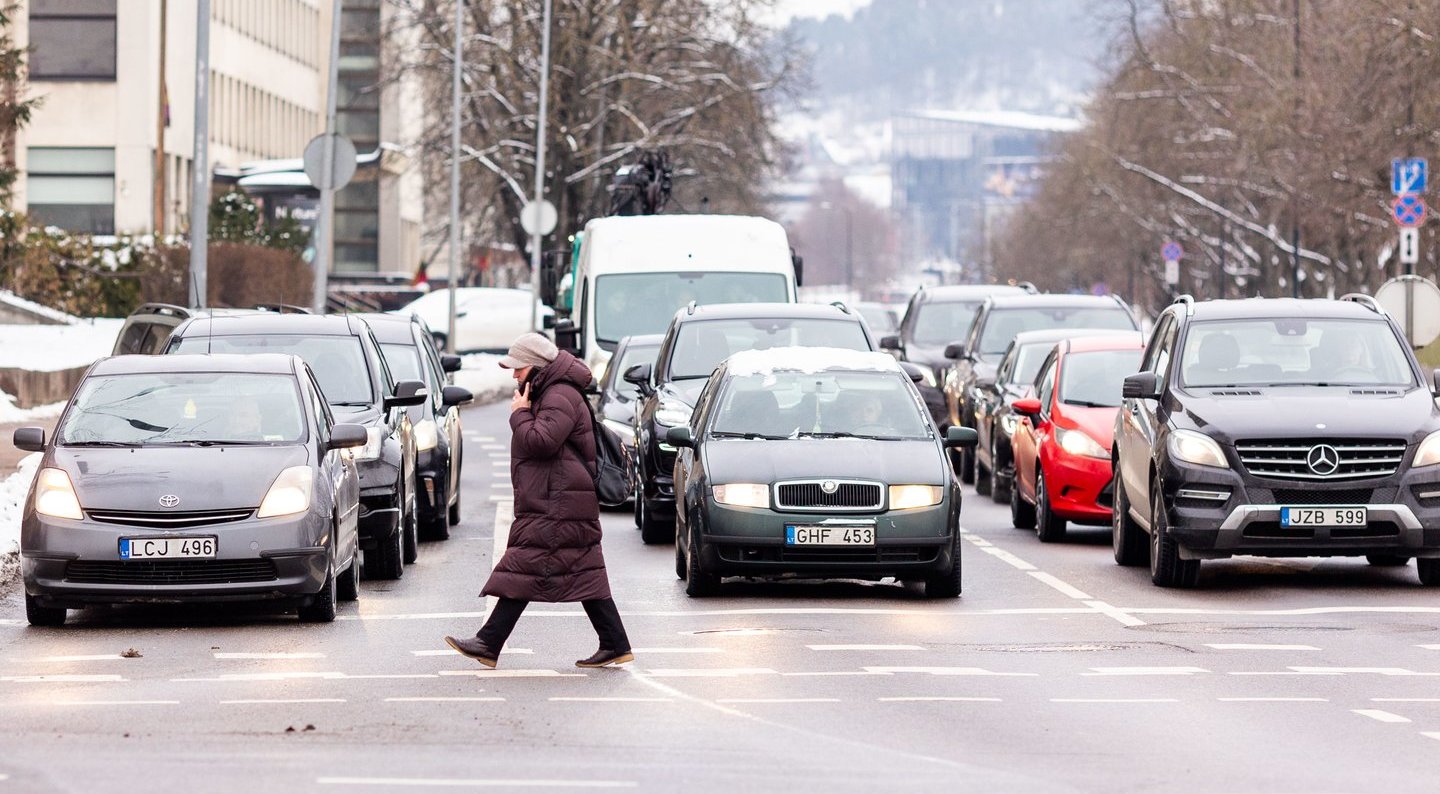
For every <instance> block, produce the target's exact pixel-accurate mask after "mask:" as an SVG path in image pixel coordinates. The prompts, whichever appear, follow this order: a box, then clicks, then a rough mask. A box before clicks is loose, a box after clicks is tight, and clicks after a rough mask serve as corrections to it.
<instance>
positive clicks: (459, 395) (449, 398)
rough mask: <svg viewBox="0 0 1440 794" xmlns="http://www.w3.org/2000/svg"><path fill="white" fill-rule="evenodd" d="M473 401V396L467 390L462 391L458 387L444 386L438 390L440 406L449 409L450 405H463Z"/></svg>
mask: <svg viewBox="0 0 1440 794" xmlns="http://www.w3.org/2000/svg"><path fill="white" fill-rule="evenodd" d="M474 401H475V395H473V394H471V393H470V390H469V389H462V388H460V387H459V386H446V387H445V388H443V389H441V390H440V404H441V405H443V406H445V407H446V408H449V407H450V406H452V405H465V404H467V403H471V402H474Z"/></svg>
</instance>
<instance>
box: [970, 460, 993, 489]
mask: <svg viewBox="0 0 1440 794" xmlns="http://www.w3.org/2000/svg"><path fill="white" fill-rule="evenodd" d="M971 454H974V453H971ZM990 465H992V466H993V465H995V459H994V458H991V459H990ZM992 485H994V481H993V480H992V479H991V476H990V469H989V468H987V467H985V466H981V465H980V456H978V455H976V456H975V493H977V494H979V495H981V496H989V495H990V488H991V486H992Z"/></svg>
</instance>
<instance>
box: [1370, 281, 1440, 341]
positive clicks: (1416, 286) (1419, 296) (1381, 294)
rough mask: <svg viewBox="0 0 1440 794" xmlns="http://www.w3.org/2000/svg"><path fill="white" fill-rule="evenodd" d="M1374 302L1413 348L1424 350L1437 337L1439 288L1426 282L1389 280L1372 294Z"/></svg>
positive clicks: (1439, 304)
mask: <svg viewBox="0 0 1440 794" xmlns="http://www.w3.org/2000/svg"><path fill="white" fill-rule="evenodd" d="M1375 302H1376V303H1378V304H1380V307H1381V308H1383V309H1384V310H1385V311H1386V312H1389V314H1390V316H1391V317H1393V318H1395V323H1396V324H1397V325H1399V326H1400V327H1401V328H1402V329H1404V330H1405V332H1406V333H1407V334H1409V335H1410V344H1412V345H1414V346H1415V347H1424V346H1425V345H1428V344H1430V343H1431V342H1434V341H1435V340H1436V339H1437V338H1440V287H1436V286H1435V282H1433V281H1431V280H1430V279H1428V278H1424V277H1422V276H1400V277H1399V278H1392V279H1390V280H1389V281H1387V282H1385V283H1384V284H1381V285H1380V289H1378V290H1376V291H1375ZM1411 304H1413V309H1414V311H1411V308H1412V306H1411ZM1412 318H1413V319H1412Z"/></svg>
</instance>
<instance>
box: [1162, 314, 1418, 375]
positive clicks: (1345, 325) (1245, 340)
mask: <svg viewBox="0 0 1440 794" xmlns="http://www.w3.org/2000/svg"><path fill="white" fill-rule="evenodd" d="M1180 364H1181V378H1182V380H1183V382H1184V385H1186V386H1191V387H1205V386H1221V387H1225V386H1311V385H1326V386H1401V387H1406V386H1413V385H1415V375H1414V372H1413V371H1412V370H1411V368H1410V361H1409V358H1408V357H1407V356H1406V355H1405V349H1404V347H1402V346H1401V342H1400V339H1399V338H1398V337H1396V336H1395V333H1394V332H1393V331H1392V330H1391V329H1390V325H1389V323H1386V322H1385V321H1383V320H1308V319H1303V318H1301V319H1290V318H1287V319H1273V320H1229V321H1224V322H1219V321H1211V322H1196V323H1194V324H1193V325H1192V326H1191V328H1190V332H1189V333H1188V334H1186V337H1185V350H1184V354H1183V356H1182V357H1181V361H1180Z"/></svg>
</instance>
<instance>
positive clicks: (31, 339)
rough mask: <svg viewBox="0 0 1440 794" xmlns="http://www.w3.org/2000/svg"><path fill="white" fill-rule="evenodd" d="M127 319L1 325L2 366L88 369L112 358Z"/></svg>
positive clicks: (30, 368) (47, 369)
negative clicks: (99, 361)
mask: <svg viewBox="0 0 1440 794" xmlns="http://www.w3.org/2000/svg"><path fill="white" fill-rule="evenodd" d="M124 324H125V321H124V320H111V319H98V320H88V321H85V322H82V323H80V324H77V325H0V367H11V368H15V369H28V370H34V371H36V372H54V371H57V370H62V369H71V368H74V367H88V366H90V365H91V364H93V363H95V362H96V361H98V360H100V359H102V358H104V357H106V356H108V355H110V350H111V349H112V348H114V347H115V337H116V336H118V335H119V334H120V326H122V325H124Z"/></svg>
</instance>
